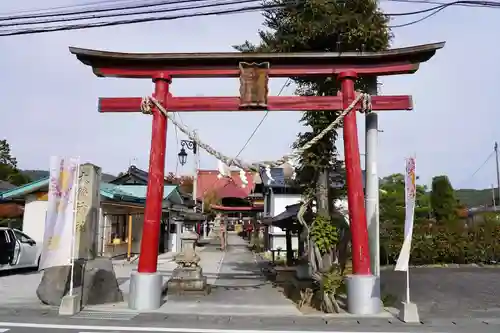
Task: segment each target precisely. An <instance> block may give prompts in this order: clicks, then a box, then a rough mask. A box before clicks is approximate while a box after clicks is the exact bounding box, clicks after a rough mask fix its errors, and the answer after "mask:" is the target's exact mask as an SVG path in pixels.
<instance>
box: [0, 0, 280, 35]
mask: <svg viewBox="0 0 500 333" xmlns="http://www.w3.org/2000/svg"><path fill="white" fill-rule="evenodd" d="M247 1H250V0H247ZM240 2H241V0H239V3H240ZM284 6H285V5H266V6H261V5H259V6H247V7H241V8H231V9H225V10H215V11H210V12H199V13H189V14H187V13H186V14H179V15H172V16H160V17H144V18H136V19H129V20H121V21H108V22H106V21H105V22H94V23H87V24H74V25H59V26H53V27H45V28H33V29H17V30H7V31H4V32H0V36H16V35H28V34H36V33H45V32H55V31H67V30H81V29H89V28H99V27H110V26H117V25H125V24H136V23H145V22H154V21H170V20H176V19H180V18H191V17H200V16H212V15H227V14H236V13H244V12H253V11H260V10H266V9H273V8H280V7H284ZM151 13H153V14H154V12H151ZM40 23H43V22H40Z"/></svg>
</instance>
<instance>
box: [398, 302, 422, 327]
mask: <svg viewBox="0 0 500 333" xmlns="http://www.w3.org/2000/svg"><path fill="white" fill-rule="evenodd" d="M398 318H399V320H401V321H402V322H405V323H414V324H415V323H420V316H419V315H418V308H417V304H415V303H411V302H410V303H406V302H402V303H401V308H400V309H399V315H398Z"/></svg>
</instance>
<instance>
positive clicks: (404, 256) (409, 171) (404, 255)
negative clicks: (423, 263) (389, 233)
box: [395, 157, 417, 271]
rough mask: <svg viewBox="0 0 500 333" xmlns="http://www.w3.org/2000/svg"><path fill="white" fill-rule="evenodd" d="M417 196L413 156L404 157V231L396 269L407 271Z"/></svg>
mask: <svg viewBox="0 0 500 333" xmlns="http://www.w3.org/2000/svg"><path fill="white" fill-rule="evenodd" d="M416 196H417V184H416V176H415V158H414V157H410V158H407V159H406V172H405V197H406V198H405V231H404V241H403V246H402V248H401V252H400V253H399V257H398V261H397V262H396V268H395V270H396V271H408V265H409V262H410V252H411V240H412V237H413V221H414V219H415V200H416Z"/></svg>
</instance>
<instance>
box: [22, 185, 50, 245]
mask: <svg viewBox="0 0 500 333" xmlns="http://www.w3.org/2000/svg"><path fill="white" fill-rule="evenodd" d="M47 207H48V202H47V201H38V200H37V198H36V196H35V195H28V196H27V197H26V203H25V206H24V216H23V232H24V233H25V234H27V235H28V236H30V237H31V238H33V239H34V240H35V241H36V242H37V243H42V242H43V234H44V232H45V216H46V215H47Z"/></svg>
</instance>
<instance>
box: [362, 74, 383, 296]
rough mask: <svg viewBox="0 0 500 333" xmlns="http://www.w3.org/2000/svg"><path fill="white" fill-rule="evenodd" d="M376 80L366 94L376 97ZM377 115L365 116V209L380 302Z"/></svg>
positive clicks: (376, 293) (369, 114)
mask: <svg viewBox="0 0 500 333" xmlns="http://www.w3.org/2000/svg"><path fill="white" fill-rule="evenodd" d="M377 90H378V87H377V78H376V77H375V78H374V80H373V81H372V82H370V83H369V86H368V93H369V94H370V95H377V92H378V91H377ZM378 132H379V129H378V115H377V114H376V113H375V112H368V113H367V114H366V116H365V140H366V141H365V153H366V154H365V207H366V223H367V227H368V237H369V240H370V260H371V269H372V274H373V275H375V276H376V277H377V284H376V286H375V290H374V291H375V293H374V295H373V298H378V302H379V303H382V301H381V294H380V221H379V179H378V170H377V164H378V157H377V150H378Z"/></svg>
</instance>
